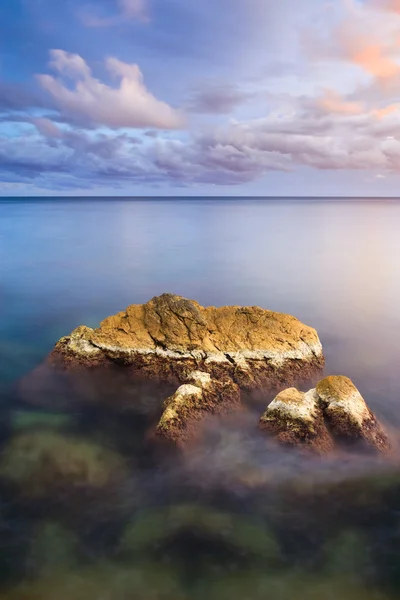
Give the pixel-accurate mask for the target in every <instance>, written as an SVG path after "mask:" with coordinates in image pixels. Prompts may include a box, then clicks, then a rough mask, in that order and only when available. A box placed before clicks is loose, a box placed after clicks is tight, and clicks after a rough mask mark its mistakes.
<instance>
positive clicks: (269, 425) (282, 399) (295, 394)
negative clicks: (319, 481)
mask: <svg viewBox="0 0 400 600" xmlns="http://www.w3.org/2000/svg"><path fill="white" fill-rule="evenodd" d="M259 428H260V429H261V430H262V431H264V432H267V433H270V434H272V435H273V436H274V437H275V439H276V440H277V441H278V442H280V443H283V444H288V445H293V446H300V447H308V448H310V449H312V450H314V451H316V452H318V453H322V454H324V453H327V452H330V451H331V450H333V449H334V447H335V446H336V445H340V444H341V443H342V444H346V443H347V444H348V443H349V442H350V443H354V444H358V445H359V446H363V447H364V448H366V449H368V450H370V451H374V452H377V453H382V454H390V453H391V451H392V445H391V442H390V440H389V438H388V435H387V434H386V432H385V430H384V428H383V427H382V425H381V424H380V423H379V422H378V420H377V419H376V417H375V415H374V414H373V413H372V412H371V410H370V409H369V408H368V406H367V404H366V402H365V400H364V399H363V397H362V396H361V394H360V392H359V391H358V389H357V388H356V387H355V385H354V384H353V382H352V381H351V380H350V379H349V378H348V377H343V376H329V377H326V378H325V379H323V380H322V381H320V382H319V383H318V384H317V386H316V388H315V389H312V390H310V391H309V392H307V393H303V392H300V391H299V390H297V389H295V388H290V389H287V390H284V391H283V392H281V393H280V394H278V396H277V397H276V398H275V399H274V400H273V401H272V402H271V404H270V405H269V406H268V408H267V410H266V411H265V413H264V414H263V415H262V417H261V419H260V423H259Z"/></svg>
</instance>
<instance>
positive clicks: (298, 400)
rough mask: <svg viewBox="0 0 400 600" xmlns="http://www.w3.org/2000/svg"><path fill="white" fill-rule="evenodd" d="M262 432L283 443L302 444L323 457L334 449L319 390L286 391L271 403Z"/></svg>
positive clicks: (263, 418)
mask: <svg viewBox="0 0 400 600" xmlns="http://www.w3.org/2000/svg"><path fill="white" fill-rule="evenodd" d="M260 429H261V430H262V431H265V432H267V433H271V434H273V435H274V436H275V438H276V440H277V441H278V442H280V443H282V444H287V445H292V446H297V445H301V446H304V447H307V448H309V449H311V450H314V451H316V452H317V453H320V454H325V453H327V452H329V451H331V450H332V449H333V440H332V438H331V436H330V434H329V432H328V430H327V428H326V425H325V422H324V415H323V412H322V408H321V406H320V404H319V398H318V394H317V393H316V391H315V390H310V391H309V392H307V393H303V392H299V390H297V389H295V388H290V389H287V390H284V391H283V392H281V393H280V394H278V396H277V397H276V398H275V399H274V400H273V401H272V402H271V404H270V405H269V407H268V409H267V410H266V411H265V413H264V414H263V416H262V417H261V419H260Z"/></svg>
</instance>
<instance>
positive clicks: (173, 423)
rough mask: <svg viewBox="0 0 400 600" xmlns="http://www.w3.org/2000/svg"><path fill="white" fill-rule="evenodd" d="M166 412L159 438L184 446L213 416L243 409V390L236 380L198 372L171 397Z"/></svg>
mask: <svg viewBox="0 0 400 600" xmlns="http://www.w3.org/2000/svg"><path fill="white" fill-rule="evenodd" d="M163 409H164V412H163V415H162V417H161V419H160V422H159V424H158V427H157V432H156V433H157V435H158V436H159V437H160V438H163V439H165V440H169V441H172V442H173V443H174V444H176V445H177V446H184V445H185V444H186V443H187V442H189V441H191V440H192V439H193V438H194V437H196V435H197V434H198V432H199V430H200V428H199V425H200V424H201V422H202V421H204V420H205V419H207V417H209V416H210V415H222V414H227V413H231V412H235V411H238V410H240V409H241V401H240V390H239V387H238V386H237V385H236V384H235V383H234V382H233V381H232V379H229V378H225V379H224V378H223V379H222V380H216V379H211V376H210V375H209V373H202V372H201V371H194V372H193V373H191V374H190V375H189V377H188V379H187V382H186V383H185V384H184V385H182V386H180V387H179V388H178V389H177V391H176V392H175V394H173V395H172V396H171V397H170V398H167V400H166V401H165V402H164V405H163Z"/></svg>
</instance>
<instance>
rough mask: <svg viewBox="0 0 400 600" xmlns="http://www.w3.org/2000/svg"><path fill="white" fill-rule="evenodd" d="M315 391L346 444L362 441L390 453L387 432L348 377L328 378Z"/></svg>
mask: <svg viewBox="0 0 400 600" xmlns="http://www.w3.org/2000/svg"><path fill="white" fill-rule="evenodd" d="M316 391H317V394H318V397H319V401H320V404H321V406H322V408H323V411H324V415H325V418H326V420H327V422H328V424H329V428H330V429H331V431H332V433H333V435H334V436H335V437H337V438H338V439H343V440H347V441H355V442H357V441H362V442H363V443H364V444H365V445H366V446H368V447H370V448H372V449H375V450H377V451H378V452H383V453H387V452H388V451H390V442H389V439H388V437H387V435H386V433H385V431H384V430H383V428H382V426H381V425H380V424H379V423H378V421H377V419H376V417H375V415H374V414H373V413H372V412H371V411H370V409H369V408H368V406H367V404H366V402H365V400H364V398H363V397H362V396H361V394H360V392H359V391H358V389H357V388H356V386H355V385H354V384H353V382H352V381H351V380H350V379H349V378H348V377H340V376H330V377H326V378H325V379H323V380H322V381H320V382H319V383H318V385H317V388H316Z"/></svg>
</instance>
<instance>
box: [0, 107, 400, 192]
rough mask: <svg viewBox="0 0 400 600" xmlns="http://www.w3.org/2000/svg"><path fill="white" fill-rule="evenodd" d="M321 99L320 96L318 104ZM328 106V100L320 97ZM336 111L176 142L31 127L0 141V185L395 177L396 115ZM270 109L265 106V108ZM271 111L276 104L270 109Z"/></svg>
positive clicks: (303, 113) (293, 112)
mask: <svg viewBox="0 0 400 600" xmlns="http://www.w3.org/2000/svg"><path fill="white" fill-rule="evenodd" d="M322 98H325V99H326V96H322ZM328 98H329V95H328ZM333 99H334V102H335V103H338V105H339V110H336V111H335V112H333V111H330V110H329V106H326V105H324V104H323V105H322V106H321V103H319V102H318V101H317V99H316V98H308V97H302V96H299V97H294V98H292V107H291V108H290V109H288V110H287V112H282V111H281V110H276V109H275V107H271V111H270V113H269V114H268V116H267V117H265V118H262V119H253V120H249V121H244V122H231V123H229V124H226V125H221V126H219V127H216V128H215V127H212V128H211V127H210V128H208V130H206V131H202V132H198V133H193V134H187V135H186V137H185V138H182V139H171V138H170V137H166V136H159V137H157V138H152V137H148V136H144V137H143V138H142V143H140V144H138V143H137V141H138V140H137V139H135V138H132V137H131V136H129V135H127V134H120V135H117V134H113V133H112V132H110V133H108V134H105V133H104V134H103V133H98V132H97V133H96V132H88V131H86V132H84V131H80V130H78V129H76V128H66V126H63V127H62V128H61V127H58V126H57V125H55V124H54V123H51V122H49V121H48V120H46V119H36V120H34V121H33V123H32V124H34V126H35V128H36V133H34V132H31V133H30V134H29V135H28V134H25V136H20V137H19V138H15V139H13V140H10V139H6V138H0V164H1V168H0V178H2V179H6V180H7V181H10V173H12V174H14V175H18V176H19V177H20V178H21V180H32V179H35V181H36V180H37V185H41V186H42V187H43V186H45V185H47V184H48V183H46V182H48V181H53V177H54V176H55V175H57V176H60V177H61V176H62V178H63V182H64V183H63V185H64V186H67V185H68V182H70V184H71V186H74V187H77V188H79V187H82V186H85V185H90V183H93V185H94V184H95V185H96V186H98V185H106V186H107V187H108V188H110V187H116V188H118V187H119V186H121V185H122V183H123V182H131V183H145V184H148V185H154V184H156V183H157V184H163V185H167V186H169V185H173V186H190V185H193V184H214V185H241V184H243V183H247V182H251V181H254V180H257V179H259V178H261V177H262V176H264V175H265V174H266V173H268V172H270V171H281V172H283V173H285V172H289V171H293V170H296V169H298V168H300V167H311V168H314V169H318V170H330V171H332V170H346V171H347V170H360V171H361V170H368V171H370V172H372V173H374V171H376V172H377V173H379V174H386V173H394V172H397V171H398V170H399V169H400V111H399V109H398V107H394V108H393V110H392V107H389V108H391V110H387V111H383V112H382V113H380V112H379V111H377V110H376V109H371V110H365V111H364V112H362V113H359V112H358V111H353V110H347V109H346V110H342V106H343V105H344V106H346V102H345V101H344V100H343V99H342V98H340V97H339V98H338V97H336V96H334V97H333ZM270 102H271V103H272V98H271V99H270ZM276 102H277V105H280V97H279V96H278V97H277V99H276Z"/></svg>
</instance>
